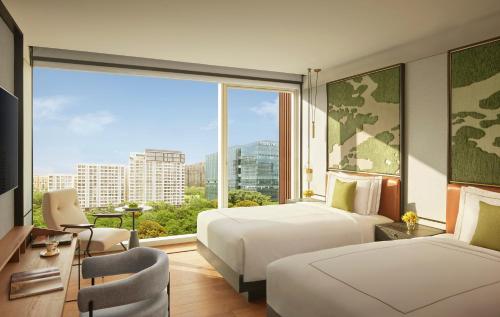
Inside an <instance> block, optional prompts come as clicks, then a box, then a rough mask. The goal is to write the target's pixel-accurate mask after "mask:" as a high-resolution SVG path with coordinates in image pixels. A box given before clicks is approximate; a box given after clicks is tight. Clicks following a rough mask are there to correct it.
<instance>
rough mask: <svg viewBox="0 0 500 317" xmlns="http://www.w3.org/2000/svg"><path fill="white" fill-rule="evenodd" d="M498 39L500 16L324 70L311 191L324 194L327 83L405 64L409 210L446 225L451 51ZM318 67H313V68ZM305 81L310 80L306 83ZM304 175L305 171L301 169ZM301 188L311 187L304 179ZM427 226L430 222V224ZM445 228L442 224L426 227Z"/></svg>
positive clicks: (304, 153) (304, 121)
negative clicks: (448, 85) (448, 101)
mask: <svg viewBox="0 0 500 317" xmlns="http://www.w3.org/2000/svg"><path fill="white" fill-rule="evenodd" d="M499 35H500V15H497V16H492V17H490V18H488V19H483V20H481V21H476V22H475V23H473V24H469V25H463V26H461V27H459V28H456V29H453V30H448V31H447V32H445V33H441V34H435V35H433V36H431V37H429V38H425V39H421V40H419V41H417V42H414V43H409V44H406V45H403V46H400V47H396V48H393V49H391V50H387V51H384V52H380V53H378V54H375V55H372V56H369V57H366V58H363V59H361V60H357V61H354V62H352V63H349V64H345V65H342V66H339V67H335V68H330V69H326V70H323V71H322V72H321V75H320V86H319V87H318V102H317V107H318V109H317V113H316V138H315V139H313V140H312V142H311V166H312V168H313V170H314V178H313V181H312V184H311V188H312V189H313V190H314V192H315V193H317V194H319V195H324V192H325V171H326V114H325V113H326V86H325V83H327V82H330V81H333V80H336V79H340V78H344V77H348V76H352V75H356V74H359V73H363V72H367V71H370V70H373V69H377V68H381V67H385V66H389V65H393V64H397V63H405V64H406V78H405V92H406V105H405V116H406V125H405V134H406V139H405V142H406V143H405V145H406V153H404V159H405V160H406V162H407V173H406V174H407V176H406V180H404V181H405V183H406V189H405V192H404V196H405V199H404V200H405V205H408V204H409V208H414V209H416V210H417V212H418V214H419V215H420V216H422V217H425V218H429V219H433V220H436V221H441V222H444V221H445V219H446V218H445V216H446V214H445V212H446V183H447V174H446V173H447V144H448V143H447V142H448V141H447V127H448V115H447V111H448V110H447V109H448V105H447V51H448V50H450V49H453V48H456V47H460V46H463V45H467V44H471V43H474V42H478V41H482V40H486V39H489V38H492V37H495V36H499ZM311 66H312V67H314V65H311ZM305 82H307V78H306V79H305ZM306 87H307V85H304V91H303V96H304V97H303V109H302V116H303V119H302V124H303V131H302V140H303V143H302V149H303V151H302V159H303V161H302V162H303V167H304V168H305V167H306V165H307V123H308V117H307V110H308V109H307V108H308V104H307V90H306ZM303 171H304V170H303ZM302 186H303V188H304V189H305V188H307V183H306V181H305V175H303V184H302ZM427 223H428V222H427ZM428 224H431V225H435V226H438V227H442V226H443V225H442V224H439V223H428Z"/></svg>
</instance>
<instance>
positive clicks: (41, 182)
mask: <svg viewBox="0 0 500 317" xmlns="http://www.w3.org/2000/svg"><path fill="white" fill-rule="evenodd" d="M66 188H75V175H70V174H52V175H35V176H34V177H33V190H34V191H40V192H50V191H54V190H61V189H66Z"/></svg>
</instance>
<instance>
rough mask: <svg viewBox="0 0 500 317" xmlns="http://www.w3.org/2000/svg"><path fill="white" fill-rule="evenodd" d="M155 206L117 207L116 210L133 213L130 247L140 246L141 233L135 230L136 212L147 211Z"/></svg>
mask: <svg viewBox="0 0 500 317" xmlns="http://www.w3.org/2000/svg"><path fill="white" fill-rule="evenodd" d="M152 209H153V207H151V206H139V207H137V208H133V209H132V208H126V207H118V208H115V211H117V212H121V213H131V214H132V230H130V239H129V241H128V249H129V250H130V249H132V248H137V247H139V246H140V244H139V235H138V234H137V230H135V213H136V212H147V211H151V210H152Z"/></svg>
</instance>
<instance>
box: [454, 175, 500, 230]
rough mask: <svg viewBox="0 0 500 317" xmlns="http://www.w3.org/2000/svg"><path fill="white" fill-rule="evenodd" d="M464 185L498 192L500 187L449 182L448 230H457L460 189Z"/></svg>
mask: <svg viewBox="0 0 500 317" xmlns="http://www.w3.org/2000/svg"><path fill="white" fill-rule="evenodd" d="M462 186H474V187H477V188H481V189H485V190H489V191H493V192H498V193H500V187H492V186H476V185H466V184H448V191H447V194H446V232H447V233H453V232H455V224H456V223H457V216H458V207H459V206H460V189H461V188H462Z"/></svg>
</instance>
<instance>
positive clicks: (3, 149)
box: [0, 87, 19, 195]
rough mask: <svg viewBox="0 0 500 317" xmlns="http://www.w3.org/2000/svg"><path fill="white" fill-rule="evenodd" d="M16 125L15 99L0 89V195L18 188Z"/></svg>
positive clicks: (16, 110) (16, 105) (17, 120)
mask: <svg viewBox="0 0 500 317" xmlns="http://www.w3.org/2000/svg"><path fill="white" fill-rule="evenodd" d="M18 124H19V109H18V100H17V97H15V96H13V95H11V94H10V93H9V92H7V91H6V90H5V89H3V88H2V87H0V195H2V194H4V193H5V192H8V191H9V190H12V189H14V188H16V187H17V186H18V174H17V173H18V161H19V142H18V141H19V135H18V133H19V131H18Z"/></svg>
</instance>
